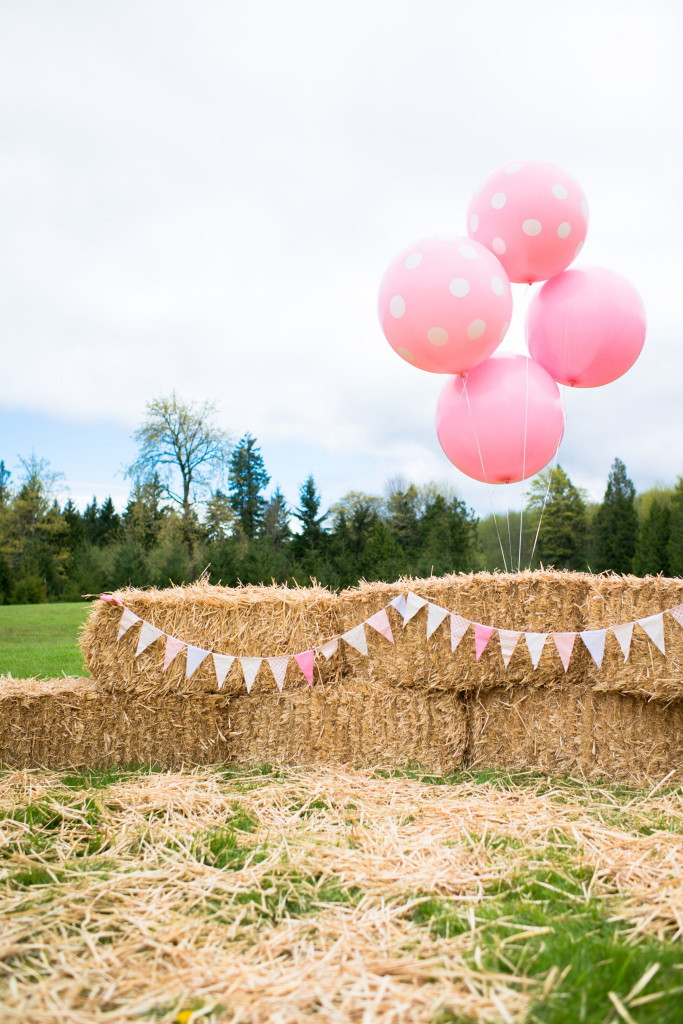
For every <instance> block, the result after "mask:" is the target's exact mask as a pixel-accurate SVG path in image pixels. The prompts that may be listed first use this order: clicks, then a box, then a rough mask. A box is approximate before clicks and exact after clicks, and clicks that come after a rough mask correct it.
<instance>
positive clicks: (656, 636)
mask: <svg viewBox="0 0 683 1024" xmlns="http://www.w3.org/2000/svg"><path fill="white" fill-rule="evenodd" d="M638 625H639V626H642V627H643V629H644V630H645V632H646V633H647V635H648V636H649V638H650V640H652V643H653V644H656V645H657V647H659V649H660V651H661V652H662V654H664V653H665V651H664V615H663V613H662V612H659V614H658V615H646V616H645V618H644V619H638Z"/></svg>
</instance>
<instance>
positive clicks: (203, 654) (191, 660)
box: [185, 644, 209, 679]
mask: <svg viewBox="0 0 683 1024" xmlns="http://www.w3.org/2000/svg"><path fill="white" fill-rule="evenodd" d="M208 656H209V652H208V651H203V650H202V648H201V647H193V646H192V644H188V645H187V667H186V669H185V678H186V679H189V678H190V676H191V675H192V674H193V673H194V672H196V671H197V669H198V668H199V666H200V665H201V663H202V662H203V661H204V658H208Z"/></svg>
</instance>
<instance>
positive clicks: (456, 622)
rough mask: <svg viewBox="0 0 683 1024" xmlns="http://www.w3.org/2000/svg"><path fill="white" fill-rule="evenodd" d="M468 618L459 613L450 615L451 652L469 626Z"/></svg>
mask: <svg viewBox="0 0 683 1024" xmlns="http://www.w3.org/2000/svg"><path fill="white" fill-rule="evenodd" d="M469 624H470V623H469V620H468V619H463V618H462V616H461V615H451V652H453V651H454V650H455V648H456V647H457V646H458V644H459V643H460V641H461V640H462V638H463V637H464V635H465V633H466V632H467V627H468V626H469Z"/></svg>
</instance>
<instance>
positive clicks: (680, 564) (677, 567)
mask: <svg viewBox="0 0 683 1024" xmlns="http://www.w3.org/2000/svg"><path fill="white" fill-rule="evenodd" d="M668 554H669V571H670V573H671V575H672V576H683V476H679V478H678V483H677V484H676V487H675V488H674V491H673V493H672V495H671V533H670V536H669V551H668Z"/></svg>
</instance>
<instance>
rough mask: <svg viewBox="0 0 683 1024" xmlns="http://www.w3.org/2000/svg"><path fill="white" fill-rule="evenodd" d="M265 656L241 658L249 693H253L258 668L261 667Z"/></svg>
mask: <svg viewBox="0 0 683 1024" xmlns="http://www.w3.org/2000/svg"><path fill="white" fill-rule="evenodd" d="M262 661H263V658H240V664H241V665H242V674H243V675H244V681H245V683H246V684H247V693H251V688H252V686H253V685H254V680H255V679H256V675H257V673H258V670H259V669H260V668H261V662H262Z"/></svg>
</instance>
